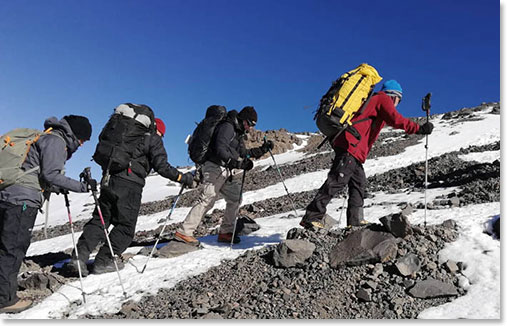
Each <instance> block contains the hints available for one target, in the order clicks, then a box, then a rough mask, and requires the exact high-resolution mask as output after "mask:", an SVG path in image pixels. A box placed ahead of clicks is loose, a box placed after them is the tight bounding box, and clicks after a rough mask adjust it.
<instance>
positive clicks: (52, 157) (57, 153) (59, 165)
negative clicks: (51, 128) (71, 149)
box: [39, 135, 88, 192]
mask: <svg viewBox="0 0 507 326" xmlns="http://www.w3.org/2000/svg"><path fill="white" fill-rule="evenodd" d="M39 148H40V161H39V162H40V171H41V173H40V177H41V178H42V179H43V180H44V181H45V182H46V183H48V184H49V185H50V186H57V187H60V188H62V189H66V190H70V191H74V192H87V191H88V189H87V185H86V183H84V182H79V181H77V180H74V179H71V178H68V177H66V176H65V175H64V174H62V171H63V169H64V165H65V161H66V160H67V150H66V146H65V143H64V141H63V140H62V139H60V138H59V137H57V136H52V135H48V136H46V137H44V140H43V141H40V142H39Z"/></svg>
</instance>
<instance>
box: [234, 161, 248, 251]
mask: <svg viewBox="0 0 507 326" xmlns="http://www.w3.org/2000/svg"><path fill="white" fill-rule="evenodd" d="M245 176H246V170H243V177H242V178H241V189H240V190H239V204H240V205H241V202H242V201H243V186H244V185H245ZM238 214H239V209H238ZM237 222H238V215H236V218H235V219H234V229H232V238H231V250H232V244H233V242H234V235H235V234H236V223H237Z"/></svg>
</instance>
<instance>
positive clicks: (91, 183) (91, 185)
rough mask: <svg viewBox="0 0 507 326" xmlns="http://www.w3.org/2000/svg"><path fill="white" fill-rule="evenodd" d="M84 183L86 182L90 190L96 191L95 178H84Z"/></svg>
mask: <svg viewBox="0 0 507 326" xmlns="http://www.w3.org/2000/svg"><path fill="white" fill-rule="evenodd" d="M86 183H87V184H88V187H89V189H90V190H91V191H93V192H95V191H97V180H95V179H91V178H90V179H88V180H86Z"/></svg>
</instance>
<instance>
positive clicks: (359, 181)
mask: <svg viewBox="0 0 507 326" xmlns="http://www.w3.org/2000/svg"><path fill="white" fill-rule="evenodd" d="M402 96H403V90H402V88H401V86H400V84H399V83H398V82H397V81H395V80H388V81H386V82H385V83H384V85H383V86H382V89H381V91H380V92H378V93H376V94H374V95H373V96H372V97H371V99H370V102H369V103H368V104H367V106H366V108H365V109H364V111H363V112H362V114H360V115H358V116H357V117H355V118H353V119H352V121H351V122H352V123H354V122H355V121H360V120H361V121H360V122H358V123H357V124H355V125H354V126H353V127H354V128H355V129H356V130H357V132H358V134H359V135H360V137H358V138H356V137H355V136H354V135H353V134H352V133H350V132H343V133H342V134H341V135H340V136H338V137H337V138H336V140H335V141H334V143H333V144H332V146H333V149H334V151H335V153H336V155H335V158H334V160H333V165H332V166H331V170H330V171H329V173H328V176H327V180H326V182H325V183H324V184H323V185H322V186H321V187H320V189H319V191H318V192H317V195H316V196H315V198H314V199H313V200H312V202H311V203H310V204H309V205H308V206H307V207H306V213H305V215H304V216H303V218H302V220H301V222H300V225H301V226H303V227H305V228H312V227H317V228H323V227H324V220H325V219H324V216H325V215H326V206H327V204H328V203H329V202H330V201H331V199H332V198H333V197H334V196H335V195H336V194H338V193H339V192H341V191H343V189H344V188H345V186H348V188H349V200H348V205H347V224H348V225H352V226H358V225H361V223H362V222H363V204H364V192H365V188H366V175H365V173H364V169H363V164H364V162H365V161H366V158H367V157H368V153H369V152H370V150H371V147H372V146H373V143H374V142H375V141H376V140H377V138H378V136H379V134H380V131H381V130H382V128H383V127H384V126H385V125H386V124H387V125H389V126H391V127H393V128H396V129H403V130H405V132H406V133H407V134H422V135H427V134H431V132H432V130H433V124H432V123H431V122H426V123H424V124H421V125H418V124H417V123H415V122H413V121H411V120H409V119H407V118H405V117H403V116H402V115H401V114H400V113H399V112H398V111H397V110H396V107H397V106H398V104H399V103H400V102H401V98H402Z"/></svg>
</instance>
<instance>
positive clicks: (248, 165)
mask: <svg viewBox="0 0 507 326" xmlns="http://www.w3.org/2000/svg"><path fill="white" fill-rule="evenodd" d="M253 166H254V163H253V162H252V160H251V159H249V158H245V159H244V160H243V161H241V162H239V168H240V169H242V170H245V171H250V170H251V169H253Z"/></svg>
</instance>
